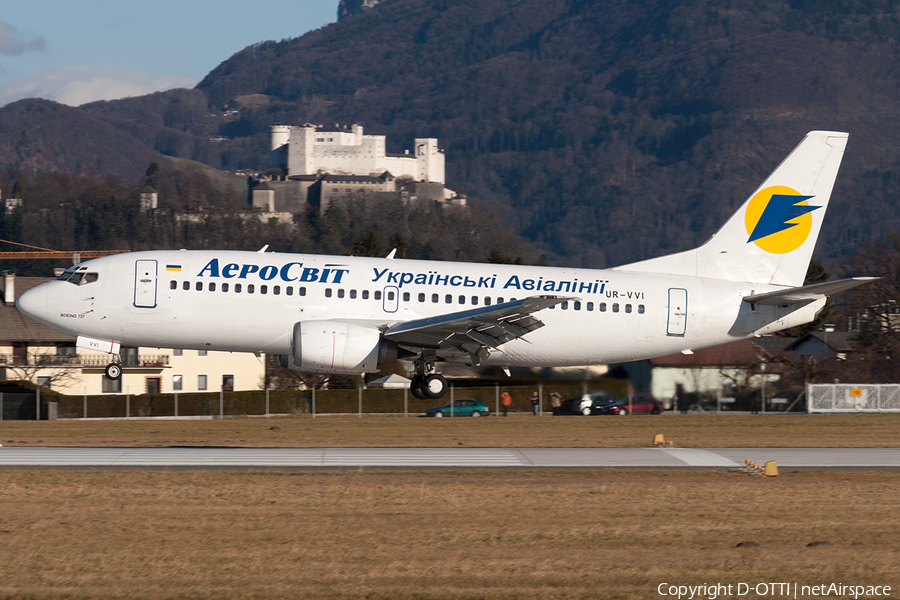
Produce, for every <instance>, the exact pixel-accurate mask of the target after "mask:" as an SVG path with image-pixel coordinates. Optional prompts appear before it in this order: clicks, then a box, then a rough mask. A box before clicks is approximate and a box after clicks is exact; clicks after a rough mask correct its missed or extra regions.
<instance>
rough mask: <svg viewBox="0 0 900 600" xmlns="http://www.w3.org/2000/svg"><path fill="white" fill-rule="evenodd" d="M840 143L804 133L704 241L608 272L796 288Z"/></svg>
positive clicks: (836, 137) (843, 139) (835, 137)
mask: <svg viewBox="0 0 900 600" xmlns="http://www.w3.org/2000/svg"><path fill="white" fill-rule="evenodd" d="M847 138H848V134H846V133H841V132H836V131H811V132H809V133H808V134H806V137H805V138H804V139H803V141H802V142H800V144H799V145H798V146H797V147H796V148H794V150H793V151H792V152H791V153H790V154H789V155H788V157H787V158H785V159H784V160H783V161H782V163H781V164H780V165H778V168H776V169H775V171H773V172H772V174H771V175H769V177H768V178H767V179H766V180H765V181H764V182H763V184H762V185H761V186H760V187H759V188H757V190H756V191H755V192H753V194H751V195H750V197H749V198H748V199H747V201H746V202H744V204H743V206H741V208H740V209H739V210H738V211H737V212H736V213H735V214H734V215H732V217H731V218H730V219H729V220H728V222H727V223H725V225H724V226H723V227H722V228H721V229H720V230H719V231H718V232H716V234H715V235H713V236H712V238H710V239H709V241H708V242H706V243H705V244H703V245H702V246H700V247H699V248H696V249H694V250H689V251H687V252H680V253H678V254H672V255H669V256H663V257H660V258H654V259H650V260H645V261H641V262H637V263H632V264H630V265H623V266H621V267H616V268H615V270H618V271H639V272H643V273H668V274H673V275H690V276H694V277H710V278H714V279H727V280H730V281H747V282H751V283H765V284H775V285H788V286H800V285H803V280H804V278H805V277H806V270H807V269H808V268H809V261H810V259H811V258H812V253H813V250H814V249H815V246H816V239H817V238H818V236H819V230H820V229H821V227H822V219H823V217H824V216H825V210H826V209H827V207H828V201H829V200H830V198H831V190H832V188H833V187H834V181H835V179H836V178H837V173H838V168H839V167H840V165H841V159H842V158H843V156H844V148H845V147H846V146H847Z"/></svg>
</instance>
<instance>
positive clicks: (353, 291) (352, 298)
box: [350, 290, 356, 300]
mask: <svg viewBox="0 0 900 600" xmlns="http://www.w3.org/2000/svg"><path fill="white" fill-rule="evenodd" d="M350 299H351V300H355V299H356V290H350Z"/></svg>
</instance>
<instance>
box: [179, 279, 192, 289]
mask: <svg viewBox="0 0 900 600" xmlns="http://www.w3.org/2000/svg"><path fill="white" fill-rule="evenodd" d="M181 288H182V289H184V290H185V291H187V290H190V289H191V282H190V281H185V282H184V283H182V284H181Z"/></svg>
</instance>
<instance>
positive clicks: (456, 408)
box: [425, 398, 491, 417]
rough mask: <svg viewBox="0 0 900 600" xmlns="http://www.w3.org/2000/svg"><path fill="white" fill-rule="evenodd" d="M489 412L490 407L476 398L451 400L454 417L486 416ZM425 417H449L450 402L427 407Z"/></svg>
mask: <svg viewBox="0 0 900 600" xmlns="http://www.w3.org/2000/svg"><path fill="white" fill-rule="evenodd" d="M489 414H491V407H490V406H488V405H487V404H485V403H484V402H479V401H478V400H472V399H470V398H463V399H460V400H454V401H453V414H452V416H454V417H486V416H488V415H489ZM425 416H426V417H449V416H451V414H450V403H449V402H448V403H447V404H445V405H443V406H435V407H434V408H429V409H428V410H426V411H425Z"/></svg>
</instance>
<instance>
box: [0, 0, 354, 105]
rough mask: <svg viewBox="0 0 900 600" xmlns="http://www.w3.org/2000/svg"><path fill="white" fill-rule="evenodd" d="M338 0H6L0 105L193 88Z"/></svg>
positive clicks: (292, 32)
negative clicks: (24, 100)
mask: <svg viewBox="0 0 900 600" xmlns="http://www.w3.org/2000/svg"><path fill="white" fill-rule="evenodd" d="M337 6H338V0H254V1H253V2H247V1H246V0H243V1H240V2H239V1H238V0H216V1H215V2H213V1H212V0H154V1H153V2H133V1H131V0H124V1H123V0H77V1H76V0H17V1H12V0H8V1H6V2H3V3H2V4H0V107H2V106H5V105H7V104H9V103H10V102H15V101H16V100H21V99H22V98H45V99H47V100H54V101H56V102H61V103H63V104H68V105H70V106H79V105H81V104H84V103H86V102H93V101H95V100H114V99H116V98H124V97H126V96H141V95H144V94H149V93H151V92H157V91H162V90H167V89H171V88H176V87H189V88H190V87H194V86H195V85H197V83H199V82H200V80H201V79H203V77H205V76H206V74H207V73H209V72H210V71H212V70H213V69H214V68H215V67H216V66H218V65H219V64H220V63H221V62H223V61H225V60H227V59H228V58H229V57H230V56H232V55H233V54H235V53H236V52H239V51H240V50H242V49H243V48H246V47H247V46H249V45H251V44H254V43H256V42H262V41H266V40H282V39H286V38H295V37H299V36H301V35H303V34H304V33H306V32H308V31H311V30H314V29H318V28H320V27H323V26H325V25H327V24H329V23H333V22H335V21H336V20H337Z"/></svg>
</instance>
